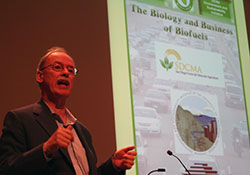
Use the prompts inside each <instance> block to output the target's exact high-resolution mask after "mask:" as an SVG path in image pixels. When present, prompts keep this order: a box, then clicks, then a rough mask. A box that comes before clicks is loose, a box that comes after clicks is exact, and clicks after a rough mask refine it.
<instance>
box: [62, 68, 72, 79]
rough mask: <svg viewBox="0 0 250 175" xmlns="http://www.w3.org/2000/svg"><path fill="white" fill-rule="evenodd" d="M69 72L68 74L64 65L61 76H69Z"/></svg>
mask: <svg viewBox="0 0 250 175" xmlns="http://www.w3.org/2000/svg"><path fill="white" fill-rule="evenodd" d="M69 74H70V72H69V70H68V69H67V68H66V67H64V68H63V70H62V76H64V77H69Z"/></svg>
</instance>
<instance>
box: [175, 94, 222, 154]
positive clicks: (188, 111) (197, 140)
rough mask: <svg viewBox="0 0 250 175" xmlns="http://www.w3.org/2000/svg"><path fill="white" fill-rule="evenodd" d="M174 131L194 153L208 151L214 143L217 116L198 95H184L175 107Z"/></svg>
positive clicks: (207, 102)
mask: <svg viewBox="0 0 250 175" xmlns="http://www.w3.org/2000/svg"><path fill="white" fill-rule="evenodd" d="M175 115H176V116H175V117H176V118H175V120H176V121H175V122H176V129H177V132H178V134H179V139H180V140H181V142H182V143H184V145H186V146H188V147H189V148H190V149H192V150H193V151H196V152H205V151H208V150H209V149H210V148H211V147H212V146H213V145H215V143H216V138H217V133H218V126H217V114H216V112H215V109H214V108H213V107H212V105H211V103H210V102H209V101H208V100H207V99H206V98H205V97H204V96H201V95H200V94H196V93H193V94H185V95H184V96H183V97H181V99H179V102H178V103H177V106H176V113H175Z"/></svg>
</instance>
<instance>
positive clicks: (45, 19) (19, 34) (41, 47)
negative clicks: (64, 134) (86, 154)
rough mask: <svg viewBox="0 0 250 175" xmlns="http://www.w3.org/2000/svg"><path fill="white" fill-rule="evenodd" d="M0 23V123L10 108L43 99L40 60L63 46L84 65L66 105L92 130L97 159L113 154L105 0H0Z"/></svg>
mask: <svg viewBox="0 0 250 175" xmlns="http://www.w3.org/2000/svg"><path fill="white" fill-rule="evenodd" d="M0 26H1V27H0V40H1V42H0V49H1V52H0V55H1V63H0V80H1V86H0V93H1V94H0V97H1V107H0V129H1V130H2V125H3V118H4V116H5V114H6V112H7V111H8V110H10V109H13V108H17V107H21V106H24V105H27V104H30V103H34V102H36V101H38V100H39V98H40V91H39V88H38V86H37V84H36V82H35V72H36V66H37V63H38V61H39V59H40V57H41V56H42V55H43V54H44V52H45V51H46V50H47V49H48V48H49V47H52V46H61V47H64V48H65V49H66V50H67V51H68V52H69V53H70V54H71V55H72V57H73V58H74V59H75V62H76V65H77V67H78V69H79V74H78V75H77V77H76V79H75V86H74V88H73V93H72V95H71V97H70V98H69V100H68V105H67V106H68V108H69V109H70V110H71V112H72V113H73V114H74V115H75V116H76V117H77V118H78V119H79V120H80V121H81V122H82V123H84V124H85V125H86V126H87V127H88V129H89V130H90V131H91V133H92V136H93V142H94V146H95V148H96V151H97V154H98V158H99V160H98V164H100V163H101V162H102V161H104V160H105V159H106V158H108V157H109V156H110V155H111V154H112V153H113V152H114V151H115V149H116V143H115V129H114V114H113V99H112V82H111V65H110V51H109V50H110V48H109V35H108V17H107V4H106V0H98V1H87V0H72V1H69V0H42V1H36V2H34V1H33V0H23V1H18V0H8V1H0ZM1 133H2V131H0V134H1Z"/></svg>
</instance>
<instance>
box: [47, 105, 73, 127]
mask: <svg viewBox="0 0 250 175" xmlns="http://www.w3.org/2000/svg"><path fill="white" fill-rule="evenodd" d="M43 102H44V103H45V105H46V106H47V107H48V108H49V110H50V112H51V113H52V114H53V116H54V117H55V119H56V120H58V121H59V122H60V123H63V122H62V120H61V118H60V117H59V115H58V114H57V113H55V112H54V111H53V109H52V108H51V107H50V106H49V105H48V103H46V101H45V100H43ZM65 113H66V117H67V121H66V126H67V125H74V124H75V122H76V121H77V119H76V118H75V117H74V115H73V114H72V113H71V112H70V111H69V109H68V108H66V110H65Z"/></svg>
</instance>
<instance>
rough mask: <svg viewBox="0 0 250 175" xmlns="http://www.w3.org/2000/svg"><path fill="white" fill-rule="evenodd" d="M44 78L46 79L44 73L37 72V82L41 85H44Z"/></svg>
mask: <svg viewBox="0 0 250 175" xmlns="http://www.w3.org/2000/svg"><path fill="white" fill-rule="evenodd" d="M43 78H44V75H43V72H42V71H40V70H37V71H36V82H37V83H39V84H41V83H43Z"/></svg>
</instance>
